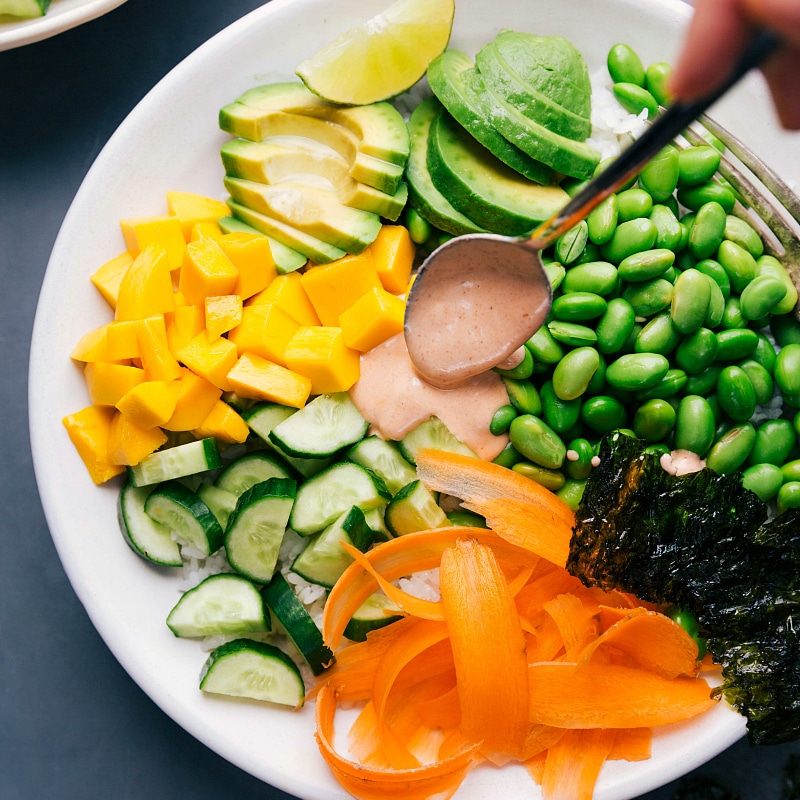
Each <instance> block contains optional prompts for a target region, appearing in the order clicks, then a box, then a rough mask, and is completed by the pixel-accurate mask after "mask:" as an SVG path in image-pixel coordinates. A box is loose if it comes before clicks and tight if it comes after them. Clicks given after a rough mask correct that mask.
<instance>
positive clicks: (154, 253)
mask: <svg viewBox="0 0 800 800" xmlns="http://www.w3.org/2000/svg"><path fill="white" fill-rule="evenodd" d="M174 310H175V296H174V294H173V291H172V277H171V275H170V267H169V261H168V258H167V252H166V250H165V249H164V248H163V247H162V246H161V245H158V244H150V245H147V247H145V249H144V250H142V252H141V253H139V255H137V256H136V258H135V259H134V260H133V262H132V263H131V265H130V266H129V267H128V269H127V270H126V272H125V275H124V277H123V278H122V282H121V283H120V285H119V293H118V295H117V307H116V319H144V318H145V317H152V316H154V315H156V314H166V313H167V312H169V311H174Z"/></svg>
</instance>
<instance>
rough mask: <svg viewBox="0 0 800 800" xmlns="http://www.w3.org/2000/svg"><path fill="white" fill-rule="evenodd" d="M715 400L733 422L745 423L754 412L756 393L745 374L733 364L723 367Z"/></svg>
mask: <svg viewBox="0 0 800 800" xmlns="http://www.w3.org/2000/svg"><path fill="white" fill-rule="evenodd" d="M717 400H719V404H720V405H721V406H722V410H723V411H724V412H725V413H726V414H727V415H728V416H729V417H730V418H731V419H732V420H734V421H735V422H745V421H746V420H748V419H750V417H752V416H753V414H754V413H755V410H756V393H755V389H754V388H753V384H752V383H751V382H750V378H748V377H747V373H746V372H745V371H744V370H743V369H742V368H741V367H737V366H736V365H735V364H731V365H730V366H727V367H724V368H723V370H722V372H720V374H719V378H718V380H717Z"/></svg>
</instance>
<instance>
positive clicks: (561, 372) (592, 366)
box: [553, 347, 600, 400]
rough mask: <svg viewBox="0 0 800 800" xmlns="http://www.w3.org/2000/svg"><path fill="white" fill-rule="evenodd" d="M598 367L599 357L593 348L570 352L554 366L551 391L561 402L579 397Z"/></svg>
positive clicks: (579, 348) (578, 348) (577, 349)
mask: <svg viewBox="0 0 800 800" xmlns="http://www.w3.org/2000/svg"><path fill="white" fill-rule="evenodd" d="M598 366H600V357H599V355H598V353H597V350H595V349H594V348H593V347H577V348H575V350H570V352H569V353H567V354H566V355H565V356H564V358H562V359H561V361H559V362H558V364H556V368H555V370H554V372H553V391H554V392H555V393H556V396H558V397H560V398H561V399H562V400H574V399H575V398H576V397H580V396H581V395H582V394H583V393H584V392H585V391H586V387H587V386H588V385H589V381H590V380H591V379H592V376H593V375H594V373H595V372H596V371H597V368H598Z"/></svg>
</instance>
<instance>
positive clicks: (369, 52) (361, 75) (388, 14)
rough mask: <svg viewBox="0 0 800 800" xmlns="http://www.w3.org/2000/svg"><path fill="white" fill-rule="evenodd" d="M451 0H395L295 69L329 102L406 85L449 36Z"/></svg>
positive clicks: (356, 101) (377, 97)
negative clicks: (395, 0)
mask: <svg viewBox="0 0 800 800" xmlns="http://www.w3.org/2000/svg"><path fill="white" fill-rule="evenodd" d="M454 14H455V2H454V0H397V2H395V3H394V4H393V5H391V6H390V7H389V8H387V9H386V10H385V11H383V12H382V13H380V14H378V15H377V16H375V17H373V18H372V19H371V20H369V21H368V22H366V23H364V24H363V25H360V26H359V27H357V28H351V29H350V30H348V31H345V32H344V33H343V34H341V35H340V36H339V37H338V38H336V39H335V40H334V41H333V42H331V43H330V44H329V45H328V46H327V47H324V48H323V49H322V50H320V51H319V52H318V53H317V54H316V55H315V56H313V57H312V58H310V59H308V60H307V61H303V62H302V63H301V64H300V66H299V67H298V68H297V74H298V75H299V76H300V78H302V80H303V82H304V83H305V84H306V86H308V88H309V89H310V90H311V91H312V92H314V93H315V94H317V95H319V96H320V97H322V98H323V99H325V100H328V101H329V102H331V103H340V104H342V105H368V104H369V103H377V102H379V101H381V100H387V99H389V98H391V97H395V96H397V95H398V94H401V93H402V92H404V91H406V90H407V89H410V88H411V87H412V86H413V85H414V84H415V83H416V82H417V81H418V80H419V79H420V78H421V77H422V76H423V75H424V74H425V70H426V69H427V68H428V64H430V63H431V61H433V59H434V58H436V56H438V55H439V54H440V53H442V52H443V51H444V49H445V48H446V47H447V43H448V42H449V41H450V31H451V30H452V27H453V15H454Z"/></svg>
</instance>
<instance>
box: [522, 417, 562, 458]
mask: <svg viewBox="0 0 800 800" xmlns="http://www.w3.org/2000/svg"><path fill="white" fill-rule="evenodd" d="M508 436H509V439H510V440H511V444H513V445H514V447H515V448H516V449H517V451H518V452H520V453H521V454H522V455H523V456H524V457H525V458H527V459H528V460H529V461H532V462H533V463H534V464H538V465H539V466H540V467H546V468H547V469H560V467H561V465H562V464H563V463H564V458H565V457H566V454H567V448H566V446H565V445H564V442H562V441H561V438H560V437H559V435H558V434H557V433H556V432H555V431H554V430H553V429H552V428H550V426H549V425H547V424H546V423H545V422H544V420H542V419H540V418H539V417H537V416H535V415H533V414H522V415H521V416H519V417H517V418H516V419H515V420H514V421H513V422H512V423H511V427H510V428H509V430H508Z"/></svg>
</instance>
